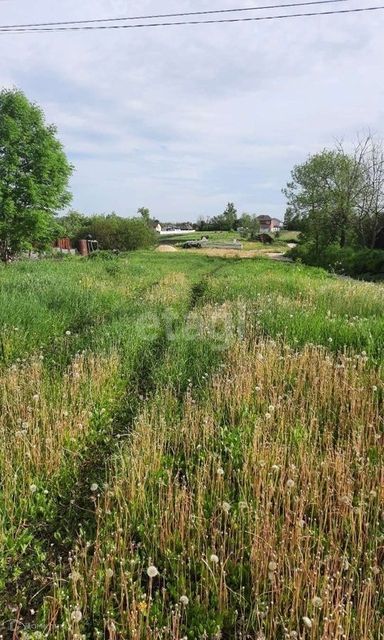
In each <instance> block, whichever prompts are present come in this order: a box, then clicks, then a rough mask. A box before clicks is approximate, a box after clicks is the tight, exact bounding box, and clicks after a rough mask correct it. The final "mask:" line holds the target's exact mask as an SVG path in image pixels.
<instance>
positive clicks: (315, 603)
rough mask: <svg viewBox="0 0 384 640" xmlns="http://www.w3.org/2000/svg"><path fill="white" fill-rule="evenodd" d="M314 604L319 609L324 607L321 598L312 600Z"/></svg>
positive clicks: (316, 597) (317, 597)
mask: <svg viewBox="0 0 384 640" xmlns="http://www.w3.org/2000/svg"><path fill="white" fill-rule="evenodd" d="M312 604H313V606H314V607H318V608H319V609H320V607H322V606H323V601H322V599H321V598H319V596H315V597H314V598H312Z"/></svg>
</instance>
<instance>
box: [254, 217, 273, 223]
mask: <svg viewBox="0 0 384 640" xmlns="http://www.w3.org/2000/svg"><path fill="white" fill-rule="evenodd" d="M257 219H258V220H260V222H271V220H272V218H271V216H266V215H261V216H257Z"/></svg>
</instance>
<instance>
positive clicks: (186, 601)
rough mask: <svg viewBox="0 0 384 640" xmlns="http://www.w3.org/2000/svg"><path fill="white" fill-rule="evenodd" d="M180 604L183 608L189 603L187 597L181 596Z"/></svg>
mask: <svg viewBox="0 0 384 640" xmlns="http://www.w3.org/2000/svg"><path fill="white" fill-rule="evenodd" d="M180 602H181V604H182V605H183V606H184V607H186V606H187V604H188V602H189V599H188V596H181V598H180Z"/></svg>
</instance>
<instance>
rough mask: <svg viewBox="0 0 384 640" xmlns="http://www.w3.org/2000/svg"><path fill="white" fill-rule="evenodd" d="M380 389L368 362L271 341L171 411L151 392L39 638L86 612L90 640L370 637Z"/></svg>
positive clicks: (375, 613) (374, 632) (376, 598)
mask: <svg viewBox="0 0 384 640" xmlns="http://www.w3.org/2000/svg"><path fill="white" fill-rule="evenodd" d="M382 394H383V384H382V381H381V375H380V372H379V371H377V370H374V369H372V368H370V367H369V366H368V364H367V359H366V357H365V356H364V355H356V356H352V355H344V356H330V355H329V354H328V353H327V351H326V350H325V349H322V348H316V347H306V348H304V349H303V350H301V351H293V350H291V349H289V348H288V347H286V346H284V345H282V344H279V343H275V342H273V341H267V342H262V343H255V342H252V341H251V342H247V341H245V342H239V343H237V344H236V345H235V347H234V348H233V349H232V350H231V352H230V354H229V357H228V361H227V363H226V366H225V368H223V370H222V371H221V372H220V373H219V374H217V375H215V376H214V378H213V380H212V382H211V384H210V386H209V390H208V391H207V393H206V395H205V397H204V399H203V400H201V399H200V401H199V402H196V399H195V398H194V393H193V389H190V391H189V392H188V393H187V396H186V398H185V402H184V406H183V409H182V411H181V413H180V410H179V408H178V403H177V401H176V399H175V398H174V397H173V395H172V393H171V392H167V391H165V390H164V391H161V392H159V393H158V395H157V396H156V397H155V398H154V400H153V401H152V402H151V403H149V404H148V406H147V408H146V409H145V411H144V412H143V413H142V415H141V416H140V418H139V420H138V421H137V424H136V427H135V430H134V433H133V435H132V439H131V441H130V443H129V445H127V446H126V447H125V449H124V450H123V451H122V453H121V456H119V457H118V458H117V459H116V463H115V468H114V470H113V471H112V477H111V482H110V488H109V490H108V491H107V492H106V494H105V496H103V497H100V503H99V509H98V515H97V531H98V533H97V537H96V539H95V542H94V546H93V548H92V553H90V548H89V546H88V544H86V543H80V544H79V547H78V549H77V550H76V554H75V557H74V558H73V561H72V563H73V564H72V580H71V589H70V592H69V593H70V600H69V602H68V601H66V600H65V599H64V600H63V599H62V591H61V590H59V591H57V593H56V597H55V598H54V599H53V600H52V601H51V622H52V625H53V626H52V627H51V633H52V634H54V633H55V634H57V637H70V638H75V637H76V634H78V633H80V631H81V629H82V622H81V621H80V617H82V619H84V618H86V619H87V618H89V615H90V614H91V613H92V619H93V620H94V632H95V633H96V631H95V630H97V629H98V631H99V637H104V636H105V637H110V638H127V639H132V640H141V639H144V638H145V639H148V640H149V639H153V640H160V639H164V640H165V639H167V640H171V639H172V640H181V639H182V638H184V637H185V638H186V637H188V638H190V639H192V638H196V639H197V638H212V639H213V638H231V639H232V638H233V639H235V638H239V639H240V638H241V639H245V638H250V639H251V638H252V639H256V638H260V639H261V638H266V640H275V639H279V638H303V639H304V638H305V639H308V640H309V639H312V640H331V638H332V640H334V639H340V640H342V639H343V640H344V639H348V640H352V639H353V640H378V638H380V637H382V636H381V634H382V633H383V632H384V627H383V618H382V614H383V611H382V610H380V591H381V590H382V588H383V571H382V566H381V565H382V560H383V554H384V549H383V546H380V545H382V543H380V533H379V530H380V526H382V515H383V514H382V509H383V497H384V494H383V468H382V466H381V465H380V457H379V447H380V443H381V439H382V431H381V429H382V422H381V420H382V418H381V409H382ZM151 565H154V566H155V567H156V568H157V569H158V571H159V575H158V576H156V577H153V578H149V577H148V575H147V569H148V567H150V566H151ZM66 593H67V592H66ZM184 596H186V598H187V599H188V600H186V599H185V598H184ZM180 598H181V601H180ZM59 613H60V615H62V616H63V618H62V619H63V620H65V623H64V629H65V630H63V631H61V632H60V631H59V630H58V629H57V628H55V625H54V621H55V620H56V617H57V616H58V614H59ZM96 637H97V636H96Z"/></svg>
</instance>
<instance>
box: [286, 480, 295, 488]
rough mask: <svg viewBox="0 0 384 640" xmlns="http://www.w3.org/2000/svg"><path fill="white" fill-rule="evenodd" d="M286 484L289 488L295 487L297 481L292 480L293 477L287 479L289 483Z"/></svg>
mask: <svg viewBox="0 0 384 640" xmlns="http://www.w3.org/2000/svg"><path fill="white" fill-rule="evenodd" d="M286 486H287V489H293V487H294V486H295V481H294V480H292V479H291V478H289V479H288V480H287V485H286Z"/></svg>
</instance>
